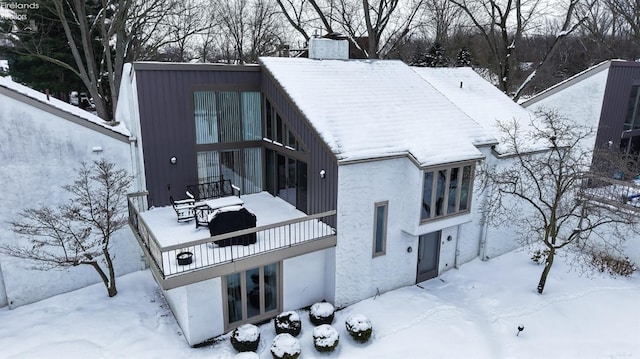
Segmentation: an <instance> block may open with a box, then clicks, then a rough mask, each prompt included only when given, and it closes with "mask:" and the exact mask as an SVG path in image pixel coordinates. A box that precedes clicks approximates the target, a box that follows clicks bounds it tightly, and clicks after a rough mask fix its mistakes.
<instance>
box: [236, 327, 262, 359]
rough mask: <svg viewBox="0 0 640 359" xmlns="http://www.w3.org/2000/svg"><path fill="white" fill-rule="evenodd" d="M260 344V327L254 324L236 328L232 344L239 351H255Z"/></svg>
mask: <svg viewBox="0 0 640 359" xmlns="http://www.w3.org/2000/svg"><path fill="white" fill-rule="evenodd" d="M258 344H260V329H259V328H258V327H256V326H255V325H253V324H245V325H242V326H240V327H238V328H236V329H235V330H234V331H233V333H232V334H231V345H233V348H234V349H235V350H237V351H239V352H255V351H256V350H257V349H258Z"/></svg>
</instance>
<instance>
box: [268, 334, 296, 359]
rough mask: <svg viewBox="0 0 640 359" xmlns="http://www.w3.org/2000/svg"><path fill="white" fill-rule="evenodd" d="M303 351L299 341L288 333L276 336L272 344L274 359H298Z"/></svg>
mask: <svg viewBox="0 0 640 359" xmlns="http://www.w3.org/2000/svg"><path fill="white" fill-rule="evenodd" d="M301 351H302V349H301V348H300V342H299V341H298V339H296V338H294V337H293V335H291V334H288V333H282V334H278V335H276V337H275V338H274V339H273V343H272V344H271V356H272V357H273V359H296V358H297V357H299V356H300V352H301Z"/></svg>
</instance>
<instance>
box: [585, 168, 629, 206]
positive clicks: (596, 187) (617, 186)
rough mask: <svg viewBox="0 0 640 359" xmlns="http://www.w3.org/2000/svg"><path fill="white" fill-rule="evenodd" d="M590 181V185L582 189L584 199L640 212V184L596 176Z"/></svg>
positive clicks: (591, 177)
mask: <svg viewBox="0 0 640 359" xmlns="http://www.w3.org/2000/svg"><path fill="white" fill-rule="evenodd" d="M589 179H590V184H589V185H588V186H586V187H585V188H583V189H582V195H583V196H584V197H586V198H588V199H589V200H592V201H598V202H602V203H605V204H608V205H614V206H621V207H625V208H629V209H633V210H638V211H640V184H636V183H634V182H625V181H620V180H616V179H612V178H605V177H602V176H594V175H591V176H589ZM636 181H637V180H636Z"/></svg>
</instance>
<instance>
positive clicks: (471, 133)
mask: <svg viewBox="0 0 640 359" xmlns="http://www.w3.org/2000/svg"><path fill="white" fill-rule="evenodd" d="M260 61H261V62H262V64H263V65H264V67H265V69H266V70H267V71H268V72H269V73H270V74H271V75H272V76H273V78H274V79H275V81H276V82H278V83H279V84H280V86H281V87H282V89H283V90H284V91H285V92H286V93H287V95H288V96H289V98H290V99H291V101H292V102H294V103H295V105H296V106H297V107H298V108H299V109H300V111H301V112H302V114H303V115H304V116H305V117H306V118H307V120H308V121H309V123H310V124H311V126H313V127H314V129H315V130H316V131H317V133H318V134H319V135H320V137H321V138H322V139H323V140H324V141H325V143H326V144H327V146H328V147H329V148H330V149H331V150H332V151H333V153H334V154H335V155H336V157H337V158H338V160H339V162H341V163H344V162H348V161H357V160H363V159H374V158H379V157H389V156H398V155H408V156H410V157H413V158H414V159H415V160H416V161H417V162H418V163H419V164H420V165H421V166H429V165H436V164H441V163H447V162H456V161H463V160H469V159H477V158H481V157H482V153H481V152H480V151H479V150H478V149H477V148H476V146H478V145H485V144H491V143H495V142H496V140H495V138H494V137H493V136H492V135H491V134H490V133H489V132H488V131H486V130H485V129H484V128H483V127H482V126H480V125H479V124H478V123H476V122H475V121H473V120H472V119H471V118H470V117H469V116H468V115H466V114H465V113H464V112H463V111H461V110H460V109H459V108H458V107H456V106H455V105H454V104H453V103H452V102H451V101H450V100H449V99H447V98H446V97H445V96H443V95H442V93H440V92H439V91H437V90H436V89H435V88H434V87H433V86H431V85H430V84H429V83H427V82H426V81H424V80H423V79H422V78H421V77H420V76H418V75H417V74H416V73H415V72H414V71H413V70H412V69H411V68H410V67H409V66H407V65H405V64H404V63H402V62H400V61H389V60H384V61H383V60H376V61H372V60H363V61H356V60H348V61H344V60H310V59H294V58H261V59H260Z"/></svg>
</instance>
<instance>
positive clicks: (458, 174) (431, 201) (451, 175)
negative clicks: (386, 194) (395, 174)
mask: <svg viewBox="0 0 640 359" xmlns="http://www.w3.org/2000/svg"><path fill="white" fill-rule="evenodd" d="M472 176H473V165H472V164H467V165H462V166H457V167H449V168H439V169H434V170H428V171H426V172H425V173H424V183H423V190H422V209H421V213H420V219H421V220H422V221H427V220H431V219H435V218H438V217H443V216H448V215H454V214H458V213H463V212H466V211H468V210H469V207H470V200H471V196H470V194H471V178H472Z"/></svg>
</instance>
